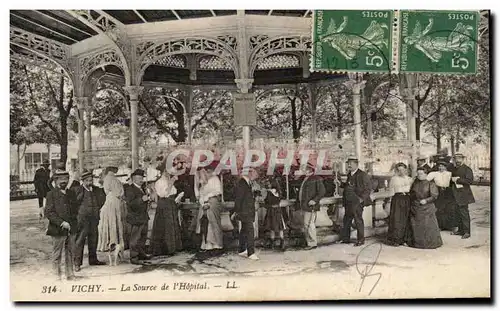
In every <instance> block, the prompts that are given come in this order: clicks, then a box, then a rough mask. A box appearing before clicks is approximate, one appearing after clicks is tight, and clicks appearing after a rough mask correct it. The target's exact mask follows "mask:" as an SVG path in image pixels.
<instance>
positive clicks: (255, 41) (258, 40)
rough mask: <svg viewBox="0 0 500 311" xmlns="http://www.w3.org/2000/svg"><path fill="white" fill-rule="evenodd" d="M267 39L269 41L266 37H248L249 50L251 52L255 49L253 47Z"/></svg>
mask: <svg viewBox="0 0 500 311" xmlns="http://www.w3.org/2000/svg"><path fill="white" fill-rule="evenodd" d="M267 39H269V36H268V35H257V36H251V37H250V49H251V50H252V51H253V49H255V47H256V46H257V45H259V44H261V43H262V42H264V41H266V40H267Z"/></svg>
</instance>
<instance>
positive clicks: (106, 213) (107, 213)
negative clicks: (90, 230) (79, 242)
mask: <svg viewBox="0 0 500 311" xmlns="http://www.w3.org/2000/svg"><path fill="white" fill-rule="evenodd" d="M104 172H105V177H104V182H103V186H104V192H105V193H106V201H105V203H104V205H103V207H102V208H101V215H100V218H101V219H100V221H99V242H98V244H97V250H98V251H100V252H107V251H110V250H112V249H113V248H114V245H116V244H121V245H122V246H123V245H124V244H125V242H124V237H123V222H122V216H121V213H122V205H123V204H124V201H123V196H124V189H123V185H122V183H121V182H120V181H119V180H118V178H117V177H116V176H115V174H116V172H118V168H117V167H107V168H106V169H105V170H104Z"/></svg>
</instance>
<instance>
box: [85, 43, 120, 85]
mask: <svg viewBox="0 0 500 311" xmlns="http://www.w3.org/2000/svg"><path fill="white" fill-rule="evenodd" d="M107 65H115V66H117V67H118V68H121V69H122V70H124V69H123V66H122V62H121V59H120V56H119V55H118V53H117V52H116V51H115V50H107V51H104V52H101V53H99V54H95V55H90V56H87V57H83V58H81V59H80V79H81V81H85V80H86V79H87V77H88V76H89V75H90V74H91V73H92V72H93V71H94V70H96V69H99V68H103V67H104V66H107Z"/></svg>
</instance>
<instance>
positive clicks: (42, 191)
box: [33, 167, 50, 197]
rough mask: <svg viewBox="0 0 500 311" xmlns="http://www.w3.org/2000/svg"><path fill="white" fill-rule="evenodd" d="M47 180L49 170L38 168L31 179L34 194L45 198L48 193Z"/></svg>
mask: <svg viewBox="0 0 500 311" xmlns="http://www.w3.org/2000/svg"><path fill="white" fill-rule="evenodd" d="M49 180H50V170H49V169H45V168H43V167H41V168H39V169H37V170H36V172H35V178H34V179H33V183H34V185H35V192H36V193H37V194H38V195H39V196H43V197H45V196H47V193H49V191H50V188H49Z"/></svg>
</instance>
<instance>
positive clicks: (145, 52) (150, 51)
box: [135, 37, 239, 85]
mask: <svg viewBox="0 0 500 311" xmlns="http://www.w3.org/2000/svg"><path fill="white" fill-rule="evenodd" d="M188 53H199V54H209V55H214V56H217V57H220V58H222V59H223V60H225V61H226V62H228V63H229V64H230V65H231V67H232V69H233V70H234V72H235V76H236V77H239V66H238V57H237V55H236V51H235V50H234V48H233V47H232V46H231V45H229V44H228V43H226V42H224V41H222V40H219V39H215V38H196V37H193V38H184V39H175V40H169V41H165V42H162V43H156V44H153V43H149V42H146V43H143V44H140V45H139V46H137V48H136V54H137V56H138V72H137V75H136V79H137V80H136V81H135V82H136V83H137V85H139V84H140V82H141V81H142V77H143V76H144V72H145V71H146V68H147V67H149V66H150V65H151V64H153V63H154V62H156V61H157V60H158V59H161V58H163V57H166V56H169V55H177V54H188Z"/></svg>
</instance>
